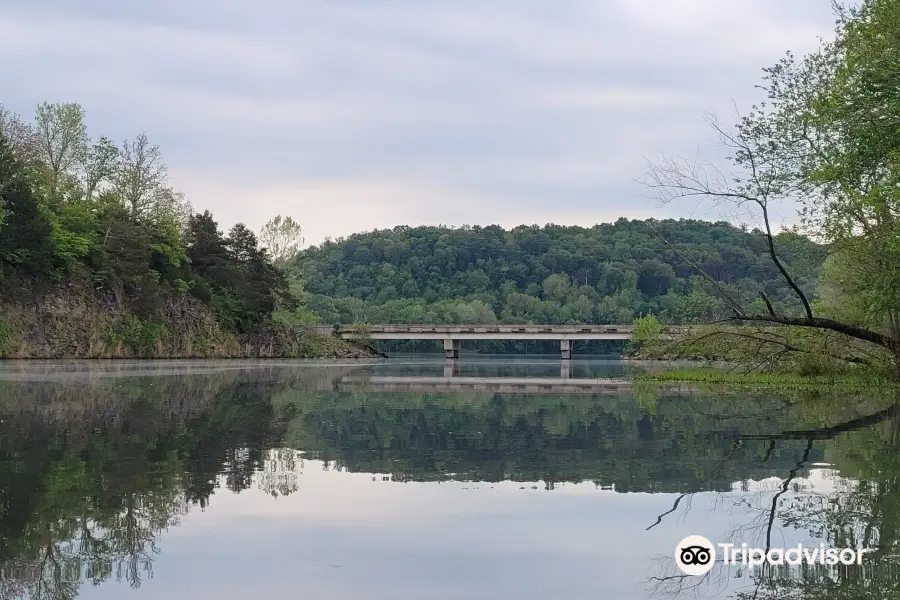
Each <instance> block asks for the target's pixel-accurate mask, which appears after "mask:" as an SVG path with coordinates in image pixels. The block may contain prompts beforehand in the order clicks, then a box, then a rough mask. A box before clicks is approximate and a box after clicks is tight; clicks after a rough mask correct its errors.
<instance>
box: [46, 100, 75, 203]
mask: <svg viewBox="0 0 900 600" xmlns="http://www.w3.org/2000/svg"><path fill="white" fill-rule="evenodd" d="M34 121H35V131H36V133H37V137H38V144H39V148H40V153H41V159H42V162H43V163H44V166H45V168H46V169H47V178H48V183H49V187H50V195H51V197H56V195H57V192H58V191H59V188H60V184H61V181H60V180H61V179H62V178H63V177H64V176H66V175H67V174H69V173H70V170H71V169H74V168H75V167H76V166H77V165H79V164H80V163H81V162H82V161H83V160H84V158H85V156H86V154H87V149H88V136H87V128H86V127H85V124H84V109H83V108H82V107H81V106H80V105H79V104H76V103H74V102H68V103H63V104H49V103H47V102H44V103H42V104H39V105H38V107H37V110H36V111H35V117H34Z"/></svg>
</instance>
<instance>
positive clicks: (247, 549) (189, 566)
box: [86, 450, 832, 600]
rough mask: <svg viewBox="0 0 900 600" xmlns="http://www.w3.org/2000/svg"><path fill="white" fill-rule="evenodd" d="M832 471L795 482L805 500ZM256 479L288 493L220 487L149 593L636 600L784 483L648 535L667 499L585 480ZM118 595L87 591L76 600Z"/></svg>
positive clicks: (288, 462)
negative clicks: (683, 554)
mask: <svg viewBox="0 0 900 600" xmlns="http://www.w3.org/2000/svg"><path fill="white" fill-rule="evenodd" d="M831 476H832V475H831V474H828V473H824V472H823V473H821V474H815V473H814V475H813V476H812V477H810V478H809V479H808V480H807V479H797V480H796V481H797V482H799V483H800V484H801V486H800V487H801V489H802V490H803V492H804V493H805V492H806V491H807V490H810V489H819V487H820V486H821V485H827V480H829V479H830V478H831ZM256 478H257V483H262V484H264V485H263V486H262V487H265V486H266V485H269V484H273V485H275V486H278V485H283V484H285V483H287V485H289V486H294V484H296V490H295V491H293V492H292V493H291V494H290V495H287V496H282V495H279V497H277V498H275V497H272V496H271V495H268V494H267V493H266V492H265V491H264V490H261V489H253V488H251V489H248V490H245V491H243V492H241V493H240V494H232V493H230V492H228V491H227V490H221V491H219V492H217V493H216V494H215V495H214V497H213V498H212V499H211V502H210V507H209V509H208V510H207V511H206V512H204V513H202V514H201V513H198V512H195V513H193V514H191V515H188V516H187V517H186V518H185V519H184V523H183V525H182V526H180V527H178V528H174V529H172V530H170V532H169V533H168V534H167V536H166V539H165V540H163V548H164V551H163V553H162V555H161V556H160V557H159V560H158V561H157V565H156V572H157V573H158V574H161V575H164V576H159V577H157V578H156V579H155V580H154V582H153V584H154V587H153V589H152V593H153V597H163V596H165V597H172V598H175V599H176V600H181V598H185V599H187V598H193V597H199V596H203V597H215V598H222V599H225V600H230V599H232V598H242V597H246V596H247V595H260V594H265V595H266V597H268V598H293V597H296V596H297V595H298V594H301V593H302V594H304V595H310V596H313V597H319V598H347V597H366V598H385V599H386V598H395V597H426V596H427V597H429V598H438V599H445V598H446V599H449V598H460V597H478V598H489V597H516V598H521V599H523V600H530V599H535V600H537V599H538V598H546V597H547V593H548V590H551V589H552V590H553V596H554V597H585V590H597V589H601V587H602V590H603V594H604V597H610V598H645V597H646V596H647V586H648V577H650V576H652V575H658V574H659V572H658V571H659V568H660V567H661V566H665V565H667V564H668V563H666V562H665V560H668V559H670V558H671V553H672V550H673V549H674V546H675V544H676V543H677V542H678V540H680V539H682V538H684V537H685V536H686V535H689V534H701V535H705V536H706V537H708V538H709V539H711V540H713V541H722V540H727V539H730V537H729V536H730V535H731V534H733V533H734V532H735V531H738V530H739V527H740V526H743V525H746V524H747V523H751V522H753V521H754V520H756V519H757V516H758V514H759V513H760V511H761V510H763V509H765V507H766V502H765V500H766V499H768V500H769V501H771V498H772V490H773V489H778V488H779V487H780V484H781V483H782V480H777V479H775V478H773V479H771V480H769V479H767V480H765V481H762V482H748V491H747V492H737V491H735V492H730V493H726V494H717V493H713V492H706V493H698V494H693V495H692V497H691V499H690V502H689V503H686V504H683V505H682V508H685V509H686V510H679V511H678V512H676V513H673V514H670V515H668V516H666V517H665V518H664V519H663V520H662V522H661V524H660V525H659V526H658V527H655V528H653V529H651V530H650V531H647V530H646V527H647V525H649V524H650V523H652V522H653V521H654V519H655V517H656V515H658V514H661V513H663V512H664V511H666V510H667V509H669V508H671V506H672V503H673V500H674V498H675V497H677V494H648V493H635V494H618V493H614V492H612V491H609V490H598V489H596V488H595V486H594V485H593V484H590V483H585V484H578V485H575V484H561V485H558V486H557V487H556V489H555V490H553V491H546V490H545V489H544V486H543V485H542V484H534V485H532V484H525V483H515V482H504V483H484V482H475V483H473V482H441V483H437V482H433V483H400V482H394V481H390V480H384V479H383V477H382V475H379V474H372V473H348V472H339V471H334V470H325V469H324V464H323V463H322V462H321V461H318V460H301V459H300V458H299V457H298V456H297V454H296V453H294V451H291V450H274V451H272V452H270V454H269V460H268V461H267V463H266V464H265V466H264V467H263V469H262V470H261V471H260V472H259V473H257V476H256ZM822 489H824V488H822ZM801 495H802V494H797V493H794V492H791V493H789V494H788V495H787V496H786V497H787V498H788V499H793V498H797V497H799V496H801ZM742 498H749V499H751V500H752V502H751V504H749V505H748V504H746V503H744V502H742V501H741V499H742ZM760 526H761V527H763V529H764V527H765V521H759V523H758V526H757V528H756V529H755V530H752V531H751V530H749V529H748V530H745V531H743V532H742V535H744V534H745V535H746V537H745V538H744V539H743V540H742V541H748V542H750V541H752V539H755V534H758V533H759V531H758V530H759V527H760ZM751 534H753V535H754V537H753V538H751ZM778 535H779V541H781V540H782V539H784V540H785V541H786V543H795V542H796V541H798V540H801V539H803V538H804V532H802V531H797V530H790V529H789V528H783V527H781V526H780V525H779V533H778ZM781 536H784V537H783V538H782V537H781ZM200 556H202V559H200V558H198V557H200ZM670 562H671V561H670ZM273 573H276V574H278V575H277V576H274V577H273V575H272V574H273ZM717 573H718V574H719V575H721V577H719V578H718V579H716V581H715V582H714V583H715V584H716V586H721V587H716V588H715V589H716V591H717V592H722V594H725V593H726V592H727V593H729V594H730V593H733V592H735V591H736V590H737V589H740V588H741V587H742V586H746V585H751V584H752V582H751V581H750V580H749V578H747V577H743V578H739V579H735V578H734V572H733V570H732V571H729V570H725V569H721V568H719V570H718V571H717ZM666 574H668V572H666ZM201 590H202V593H201ZM115 592H116V590H115V589H114V588H103V587H100V588H94V589H92V590H91V591H90V592H89V594H88V596H86V597H89V598H90V597H97V598H102V597H110V598H112V597H115ZM716 597H720V596H716ZM722 597H724V596H722Z"/></svg>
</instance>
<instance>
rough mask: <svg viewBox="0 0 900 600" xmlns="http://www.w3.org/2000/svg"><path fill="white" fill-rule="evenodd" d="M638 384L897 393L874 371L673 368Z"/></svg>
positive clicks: (892, 381) (889, 380) (893, 381)
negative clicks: (664, 383)
mask: <svg viewBox="0 0 900 600" xmlns="http://www.w3.org/2000/svg"><path fill="white" fill-rule="evenodd" d="M634 379H635V380H636V381H644V382H650V381H653V382H660V383H663V382H675V381H680V382H694V383H708V384H722V385H729V386H732V385H746V386H752V387H764V388H772V389H780V390H784V389H808V388H819V387H823V388H831V387H838V388H841V389H847V390H854V391H860V392H865V391H867V390H872V389H875V388H884V389H886V390H896V389H897V387H898V384H897V381H896V379H894V378H892V377H889V376H886V375H885V374H884V373H877V372H871V371H863V370H860V371H857V372H848V373H842V374H839V375H836V374H834V373H830V374H819V373H746V372H740V371H726V370H723V369H717V368H706V369H701V368H693V369H670V370H665V371H658V372H646V373H639V374H637V375H635V376H634Z"/></svg>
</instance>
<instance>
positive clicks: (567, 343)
mask: <svg viewBox="0 0 900 600" xmlns="http://www.w3.org/2000/svg"><path fill="white" fill-rule="evenodd" d="M559 352H560V354H561V356H562V359H563V360H569V359H571V358H572V340H559Z"/></svg>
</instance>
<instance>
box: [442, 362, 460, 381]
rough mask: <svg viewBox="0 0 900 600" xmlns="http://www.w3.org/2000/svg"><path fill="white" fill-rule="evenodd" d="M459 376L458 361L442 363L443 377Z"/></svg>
mask: <svg viewBox="0 0 900 600" xmlns="http://www.w3.org/2000/svg"><path fill="white" fill-rule="evenodd" d="M458 376H459V361H458V360H453V359H452V358H451V359H447V360H445V361H444V377H458Z"/></svg>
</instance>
